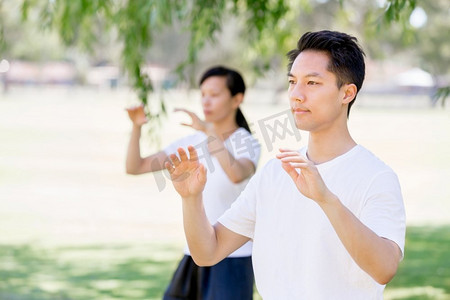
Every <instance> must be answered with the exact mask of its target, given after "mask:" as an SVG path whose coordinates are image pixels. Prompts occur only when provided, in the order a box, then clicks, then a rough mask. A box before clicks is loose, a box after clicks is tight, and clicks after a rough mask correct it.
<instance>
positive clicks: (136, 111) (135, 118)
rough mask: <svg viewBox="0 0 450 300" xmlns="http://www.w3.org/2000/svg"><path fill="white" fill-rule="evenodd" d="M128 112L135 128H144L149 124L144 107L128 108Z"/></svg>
mask: <svg viewBox="0 0 450 300" xmlns="http://www.w3.org/2000/svg"><path fill="white" fill-rule="evenodd" d="M126 111H127V112H128V117H129V118H130V120H131V121H132V122H133V124H134V125H135V126H142V125H144V124H145V123H147V122H148V118H147V116H146V115H145V112H144V106H143V105H139V106H133V107H129V108H126Z"/></svg>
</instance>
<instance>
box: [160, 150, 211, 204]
mask: <svg viewBox="0 0 450 300" xmlns="http://www.w3.org/2000/svg"><path fill="white" fill-rule="evenodd" d="M188 151H189V157H188V154H187V153H186V151H184V149H183V148H178V154H179V156H180V157H179V158H178V156H177V155H176V154H171V155H169V158H170V162H169V161H167V162H166V163H165V167H166V169H167V170H168V171H169V174H170V177H171V178H172V183H173V186H174V187H175V190H176V191H177V192H178V194H180V196H181V197H183V198H191V197H198V196H200V195H201V193H202V192H203V189H204V188H205V184H206V169H205V167H204V166H203V165H202V164H201V163H200V162H199V160H198V154H197V151H196V150H195V148H194V147H193V146H189V147H188Z"/></svg>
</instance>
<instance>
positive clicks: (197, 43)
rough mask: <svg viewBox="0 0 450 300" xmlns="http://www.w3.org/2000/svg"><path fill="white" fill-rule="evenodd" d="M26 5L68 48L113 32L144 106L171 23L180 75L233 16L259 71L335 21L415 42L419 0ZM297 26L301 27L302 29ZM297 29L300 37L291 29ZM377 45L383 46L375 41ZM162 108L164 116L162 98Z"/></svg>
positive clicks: (133, 0)
mask: <svg viewBox="0 0 450 300" xmlns="http://www.w3.org/2000/svg"><path fill="white" fill-rule="evenodd" d="M3 1H4V0H3ZM446 2H448V1H446V0H438V1H434V2H433V3H439V4H436V5H438V6H437V7H439V8H442V11H443V13H445V12H447V14H448V8H447V9H446V7H445V5H446ZM0 3H2V2H0ZM0 5H1V4H0ZM436 5H435V6H436ZM439 5H440V6H439ZM430 6H433V4H430ZM447 6H448V5H447ZM21 8H22V9H21V11H22V17H23V19H24V20H26V19H29V17H30V15H36V14H37V15H38V16H39V18H38V20H37V21H38V23H39V27H41V28H43V29H48V30H56V31H57V32H58V35H59V36H60V37H61V39H62V40H63V41H64V43H65V44H66V45H73V46H75V45H76V46H78V47H81V48H82V49H85V50H88V51H93V49H94V48H95V45H97V44H98V43H99V42H101V41H102V40H103V39H104V38H105V37H106V36H108V34H110V35H112V36H113V37H115V39H116V40H117V41H118V42H119V43H120V47H121V49H120V53H121V54H120V57H121V59H122V66H123V68H124V70H125V71H126V73H127V74H128V77H129V79H130V84H131V85H132V87H133V88H134V89H135V90H136V92H137V94H138V96H139V99H140V100H141V101H142V103H144V105H147V104H148V96H149V93H150V92H152V90H153V86H152V82H151V80H150V78H149V77H148V75H147V74H146V73H144V72H143V71H142V67H143V65H144V63H145V62H146V61H147V59H148V57H149V53H148V50H149V49H150V48H151V47H152V46H153V48H154V49H156V48H158V47H157V45H155V41H157V39H158V36H159V35H158V34H159V33H161V32H163V31H164V30H167V29H168V28H172V29H175V30H174V32H175V31H184V32H186V33H187V34H188V40H187V41H186V47H185V48H184V49H182V50H183V51H185V52H186V55H185V58H184V59H183V61H181V63H179V64H178V65H177V67H176V71H177V72H178V73H179V74H182V73H183V72H184V73H185V71H186V69H188V68H192V66H195V62H196V61H197V57H198V54H199V52H200V51H201V50H202V49H204V48H205V46H206V47H208V45H214V44H215V43H217V42H218V39H219V38H220V33H221V32H222V29H223V28H224V24H229V23H226V21H227V20H233V22H235V26H237V31H236V32H237V33H238V34H239V35H240V36H241V37H245V38H241V40H244V42H245V43H246V48H245V50H246V51H243V52H240V56H241V57H242V59H243V61H246V62H247V63H248V66H249V67H251V68H252V69H254V70H255V71H256V72H255V73H256V74H258V73H259V74H261V73H262V71H264V70H267V69H268V68H270V67H273V65H274V64H275V65H277V66H280V65H281V60H280V56H279V53H285V52H286V51H287V50H289V48H290V47H292V45H294V44H295V40H296V39H297V37H298V36H299V34H300V32H304V31H305V30H315V29H320V28H324V27H325V28H331V27H334V28H336V26H332V25H333V23H332V22H336V23H337V24H342V26H343V27H344V26H347V27H348V26H352V28H353V30H354V31H360V32H361V31H362V32H363V33H364V34H365V35H366V36H369V37H376V38H378V36H379V35H380V34H384V35H385V36H388V34H386V32H388V31H387V30H386V28H393V30H391V29H389V33H391V32H395V31H396V32H398V34H399V36H400V39H395V42H397V43H398V41H412V40H414V38H415V37H416V34H417V33H416V31H415V30H414V28H412V27H411V26H410V25H409V18H410V16H411V13H412V12H413V11H414V9H415V8H416V0H385V1H362V2H361V1H356V0H345V1H344V0H339V1H337V0H334V1H333V0H290V1H283V0H202V1H200V0H155V1H148V0H74V1H65V0H22V1H21ZM0 10H1V6H0ZM312 12H314V14H312ZM3 13H4V12H3ZM318 15H321V16H323V17H321V18H319V17H317V16H318ZM319 21H320V22H319ZM299 24H303V27H301V28H299V27H300V26H299ZM318 24H321V25H320V26H319V25H318ZM296 29H298V34H294V33H293V31H295V30H296ZM2 31H3V29H2V30H0V37H1V36H2V35H1V32H2ZM172 33H173V32H172ZM438 34H439V37H442V36H441V33H440V32H438ZM3 35H5V34H4V33H3ZM169 36H170V35H169ZM174 37H176V35H174ZM416 38H417V37H416ZM430 39H431V37H430ZM169 40H170V39H169ZM0 42H1V41H0ZM374 45H376V44H375V43H374ZM236 49H239V47H236ZM371 49H372V50H371V51H373V52H376V51H377V49H376V47H375V46H372V47H371ZM172 50H173V49H168V50H167V51H172ZM159 51H161V49H160V50H159ZM164 51H166V49H164ZM155 52H156V51H154V53H153V55H155ZM274 53H278V55H275V54H274ZM428 53H430V52H428ZM424 61H425V60H424ZM437 65H439V64H437ZM160 108H161V109H160V112H162V113H164V112H165V108H164V102H163V101H161V103H160ZM158 116H159V113H158V112H156V113H155V112H153V111H152V113H151V114H150V115H149V117H150V119H154V117H158ZM156 119H157V118H156Z"/></svg>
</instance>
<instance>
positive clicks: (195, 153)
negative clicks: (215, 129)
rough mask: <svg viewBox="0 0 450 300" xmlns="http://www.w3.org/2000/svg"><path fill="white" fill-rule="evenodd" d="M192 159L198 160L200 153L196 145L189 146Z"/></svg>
mask: <svg viewBox="0 0 450 300" xmlns="http://www.w3.org/2000/svg"><path fill="white" fill-rule="evenodd" d="M188 151H189V157H190V161H198V153H197V150H195V148H194V146H188Z"/></svg>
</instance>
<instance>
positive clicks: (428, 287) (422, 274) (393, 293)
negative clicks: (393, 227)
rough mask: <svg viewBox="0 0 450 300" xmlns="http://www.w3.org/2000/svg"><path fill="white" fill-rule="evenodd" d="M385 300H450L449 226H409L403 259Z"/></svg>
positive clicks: (388, 287)
mask: <svg viewBox="0 0 450 300" xmlns="http://www.w3.org/2000/svg"><path fill="white" fill-rule="evenodd" d="M385 299H398V300H400V299H405V300H406V299H408V300H412V299H450V226H441V227H408V229H407V234H406V246H405V258H404V260H403V261H402V262H401V264H400V268H399V270H398V272H397V275H396V276H395V277H394V279H393V280H392V282H390V283H389V284H388V286H387V288H386V292H385Z"/></svg>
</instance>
